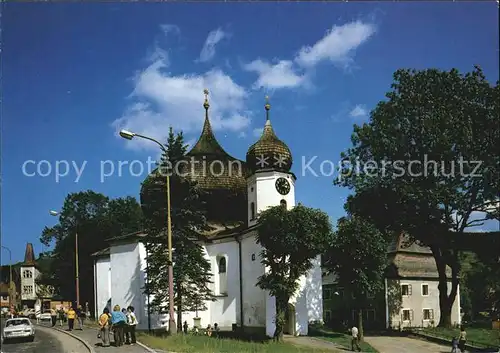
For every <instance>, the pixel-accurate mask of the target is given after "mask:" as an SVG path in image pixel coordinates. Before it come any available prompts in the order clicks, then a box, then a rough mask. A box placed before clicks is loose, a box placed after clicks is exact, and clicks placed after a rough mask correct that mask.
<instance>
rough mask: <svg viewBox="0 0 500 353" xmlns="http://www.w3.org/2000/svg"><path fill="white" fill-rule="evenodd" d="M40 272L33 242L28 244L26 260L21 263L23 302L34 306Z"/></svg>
mask: <svg viewBox="0 0 500 353" xmlns="http://www.w3.org/2000/svg"><path fill="white" fill-rule="evenodd" d="M39 274H40V272H39V271H38V269H37V267H36V262H35V253H34V251H33V244H31V243H28V244H26V252H25V254H24V262H23V264H22V265H21V304H22V305H26V306H28V307H29V308H33V307H34V304H35V301H36V299H37V291H38V285H37V283H36V278H37V277H38V276H39Z"/></svg>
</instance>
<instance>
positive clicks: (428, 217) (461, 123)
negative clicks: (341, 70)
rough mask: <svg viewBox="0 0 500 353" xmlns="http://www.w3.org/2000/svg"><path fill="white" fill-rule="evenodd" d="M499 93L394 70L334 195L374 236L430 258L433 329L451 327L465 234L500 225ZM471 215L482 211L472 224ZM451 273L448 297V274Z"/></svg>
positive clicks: (475, 80)
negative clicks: (396, 236) (344, 195)
mask: <svg viewBox="0 0 500 353" xmlns="http://www.w3.org/2000/svg"><path fill="white" fill-rule="evenodd" d="M499 92H500V91H499V86H498V83H497V84H496V85H495V86H492V85H491V84H490V83H489V82H488V81H487V80H486V78H485V76H484V74H483V72H482V71H481V69H480V68H478V67H476V68H475V69H474V71H472V72H470V73H467V74H465V75H463V74H460V73H459V72H458V71H457V70H455V69H453V70H451V71H439V70H436V69H428V70H423V71H416V70H398V71H397V72H396V73H395V74H394V83H393V84H392V91H390V92H389V93H387V98H388V99H387V100H386V101H382V102H380V103H379V104H378V105H377V107H376V108H375V109H374V110H373V111H372V113H371V119H370V121H369V122H368V123H366V124H363V125H362V126H357V125H355V126H354V133H353V135H352V138H351V141H352V147H351V148H350V149H348V150H347V152H345V153H343V154H342V158H343V160H344V165H343V168H342V169H343V170H342V177H341V178H340V179H339V181H337V183H338V184H339V185H342V186H347V187H349V188H352V189H354V191H355V194H354V195H352V196H351V197H350V198H349V199H348V203H347V208H348V211H349V212H351V213H354V214H359V215H362V216H363V217H364V218H366V219H368V220H370V221H371V222H372V223H374V224H375V225H377V227H378V228H379V229H381V230H384V231H386V230H391V231H397V232H399V231H406V232H407V233H409V234H410V235H411V237H412V238H413V239H414V240H415V241H418V242H420V243H423V244H424V245H427V246H429V247H430V249H431V250H432V253H433V256H434V258H435V261H436V265H437V271H438V274H439V303H440V312H441V316H440V322H439V325H440V326H450V325H451V308H452V306H453V302H454V300H455V297H456V294H457V287H458V284H459V273H460V262H459V253H460V250H461V249H459V248H458V247H457V246H456V240H457V237H460V236H461V235H462V234H463V233H464V232H465V231H466V230H467V229H468V228H469V227H472V226H475V225H480V224H481V223H482V221H484V219H488V218H495V217H498V210H496V209H495V208H494V207H492V205H495V203H496V202H498V190H499V180H500V178H499V175H500V173H499V166H500V156H499V155H498V153H497V150H498V141H499V138H500V134H499V126H500V124H499V104H500V103H499V102H500V99H499ZM475 211H483V212H484V211H486V216H485V217H484V219H477V218H475V217H473V216H474V214H475ZM447 266H450V267H451V270H452V277H451V288H448V280H449V279H448V278H447V276H446V267H447Z"/></svg>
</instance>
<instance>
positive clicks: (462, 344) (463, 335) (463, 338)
mask: <svg viewBox="0 0 500 353" xmlns="http://www.w3.org/2000/svg"><path fill="white" fill-rule="evenodd" d="M466 342H467V332H465V328H464V327H463V326H461V327H460V336H458V348H460V352H462V353H464V352H465V343H466Z"/></svg>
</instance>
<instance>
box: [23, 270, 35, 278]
mask: <svg viewBox="0 0 500 353" xmlns="http://www.w3.org/2000/svg"><path fill="white" fill-rule="evenodd" d="M23 277H24V278H32V277H33V272H31V271H30V270H24V271H23Z"/></svg>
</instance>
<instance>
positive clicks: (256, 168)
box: [94, 92, 323, 336]
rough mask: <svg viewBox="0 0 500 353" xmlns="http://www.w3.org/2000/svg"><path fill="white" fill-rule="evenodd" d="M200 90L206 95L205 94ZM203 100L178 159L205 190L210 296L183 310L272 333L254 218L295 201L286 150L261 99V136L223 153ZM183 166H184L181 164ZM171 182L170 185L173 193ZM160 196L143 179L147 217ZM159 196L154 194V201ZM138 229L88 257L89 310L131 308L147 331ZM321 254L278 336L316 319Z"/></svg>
mask: <svg viewBox="0 0 500 353" xmlns="http://www.w3.org/2000/svg"><path fill="white" fill-rule="evenodd" d="M205 93H206V94H207V92H205ZM209 106H210V105H209V103H208V99H205V103H204V108H205V122H204V126H203V130H202V133H201V136H200V138H199V139H198V141H197V143H196V144H195V145H194V147H193V148H192V149H191V150H190V151H189V152H188V153H187V155H186V159H185V160H184V161H185V162H186V164H187V165H188V167H191V169H183V171H186V170H187V171H189V172H188V173H187V176H186V178H189V179H190V180H194V181H196V182H197V185H198V187H199V188H201V189H203V190H204V191H206V195H205V196H203V197H204V198H205V200H204V201H205V202H206V212H207V213H206V216H207V220H208V225H209V226H210V229H209V230H208V231H205V232H201V233H200V236H201V239H202V240H201V242H202V244H203V248H204V251H205V255H206V258H207V259H208V260H209V262H210V263H211V266H212V273H213V283H212V284H211V285H212V290H213V293H214V294H215V295H216V300H215V301H209V302H207V303H206V306H207V307H208V310H205V311H200V312H197V313H196V312H187V313H183V320H187V321H188V323H189V324H190V326H191V325H192V323H193V321H192V319H194V318H195V317H196V316H198V317H200V318H201V323H200V324H201V326H205V327H206V326H207V325H208V324H212V325H213V324H214V323H218V324H219V326H220V327H221V328H222V329H231V328H232V327H234V325H237V326H240V327H244V328H245V330H257V331H262V332H263V331H265V332H266V334H267V335H269V336H272V335H273V333H274V330H275V325H274V316H275V300H274V298H273V297H271V296H269V295H268V293H266V292H265V291H263V290H261V289H260V288H259V287H257V286H256V283H257V279H258V277H259V276H260V275H262V274H263V273H264V272H265V271H266V269H265V268H264V266H263V265H262V264H261V262H260V259H259V257H260V251H261V247H260V245H258V244H257V243H256V234H257V233H256V232H257V215H258V213H259V212H261V211H263V210H265V209H266V208H268V207H270V206H276V205H282V206H283V207H287V208H291V207H294V206H295V181H296V177H295V175H294V174H293V173H291V172H290V169H291V166H292V154H291V152H290V149H289V148H288V146H287V145H286V144H285V143H284V142H282V141H281V140H280V139H278V137H277V136H276V134H275V132H274V130H273V127H272V125H271V120H270V119H269V111H270V105H269V104H266V105H265V109H266V122H265V125H264V130H263V133H262V136H261V137H260V139H259V140H258V141H257V142H256V143H255V144H253V145H252V146H250V147H249V149H248V151H247V154H246V160H245V161H241V160H238V159H236V158H234V157H232V156H230V155H229V154H228V153H227V152H226V151H225V150H224V149H223V148H222V147H221V145H220V144H219V143H218V141H217V139H216V138H215V135H214V133H213V131H212V128H211V125H210V121H209V116H208V111H209ZM188 167H187V168H188ZM175 187H176V186H175V185H172V190H174V192H175ZM160 193H161V195H164V193H165V190H164V189H163V187H162V186H160V187H158V186H155V185H152V184H151V183H144V184H143V188H142V190H141V203H142V205H143V210H144V212H145V213H146V214H147V213H148V212H151V210H149V209H147V208H146V207H145V205H149V204H151V203H152V202H153V201H152V200H154V199H153V197H154V195H158V194H160ZM156 199H158V198H156ZM143 240H144V234H141V233H135V234H131V235H126V236H122V237H118V238H115V239H113V240H112V241H111V243H110V245H111V246H110V248H109V249H104V250H102V251H100V252H98V253H96V254H94V255H95V268H94V271H95V273H94V276H95V282H96V283H95V288H96V293H95V302H96V310H97V312H96V314H97V313H100V312H102V310H103V309H104V308H105V307H106V306H108V307H111V306H113V305H115V304H119V305H120V306H123V305H133V306H134V307H135V308H136V312H137V313H138V319H139V327H140V328H143V329H145V328H148V309H147V306H148V305H147V301H148V299H147V297H146V296H144V295H143V289H142V288H143V287H144V285H145V283H146V281H147V276H146V268H147V263H146V249H145V246H144V243H143ZM320 265H321V264H320V258H319V257H318V258H317V259H316V260H315V264H314V268H313V269H312V270H311V271H310V272H309V273H308V274H307V275H306V276H304V277H303V278H301V280H300V288H299V290H298V291H297V294H296V296H295V297H294V298H292V299H291V300H290V303H289V310H288V315H287V316H288V317H287V324H286V329H285V333H289V334H295V335H299V334H300V335H306V334H307V333H308V324H309V322H310V321H321V319H322V313H323V309H322V298H321V296H322V290H321V267H320ZM149 319H150V322H151V328H155V327H160V326H165V325H167V324H168V317H167V316H166V315H149Z"/></svg>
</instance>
